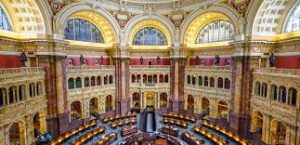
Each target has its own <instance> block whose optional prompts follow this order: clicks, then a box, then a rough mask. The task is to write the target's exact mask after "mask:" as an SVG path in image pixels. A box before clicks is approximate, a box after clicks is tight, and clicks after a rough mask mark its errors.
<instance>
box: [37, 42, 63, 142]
mask: <svg viewBox="0 0 300 145" xmlns="http://www.w3.org/2000/svg"><path fill="white" fill-rule="evenodd" d="M43 47H44V48H45V49H46V48H47V49H46V50H48V51H45V52H38V53H37V58H38V62H39V67H43V68H44V69H45V88H46V90H45V92H46V96H47V100H48V101H47V107H48V108H47V126H48V127H47V128H48V131H49V132H50V133H51V134H52V135H53V136H57V135H58V134H62V133H63V132H65V131H66V130H67V129H68V124H69V110H68V107H67V86H66V65H65V54H64V49H65V47H66V44H65V43H62V42H52V43H50V44H48V45H47V46H43Z"/></svg>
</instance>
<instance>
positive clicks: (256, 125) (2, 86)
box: [0, 0, 300, 145]
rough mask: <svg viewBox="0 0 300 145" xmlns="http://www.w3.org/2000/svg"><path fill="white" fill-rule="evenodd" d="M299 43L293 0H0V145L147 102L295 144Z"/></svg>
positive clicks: (297, 5) (26, 143)
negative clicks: (143, 0)
mask: <svg viewBox="0 0 300 145" xmlns="http://www.w3.org/2000/svg"><path fill="white" fill-rule="evenodd" d="M299 52H300V2H299V0H215V1H210V0H163V1H158V0H147V2H142V1H138V0H112V1H100V0H99V1H97V0H95V1H89V0H77V1H73V0H63V1H62V0H0V145H30V144H38V141H37V140H38V139H40V137H41V135H44V134H45V133H49V134H51V137H53V138H57V137H60V135H63V133H65V132H67V131H69V130H72V129H74V128H76V127H79V126H80V125H82V123H83V122H87V121H89V120H90V119H92V118H97V119H99V118H101V119H103V118H104V117H107V116H113V115H116V116H118V115H120V114H125V113H128V112H137V113H141V114H142V113H143V112H147V108H149V107H151V108H153V109H154V112H155V113H158V114H159V113H165V112H176V113H182V114H185V115H191V116H196V117H197V118H198V119H199V120H201V119H205V120H209V121H213V122H214V123H216V124H222V126H224V128H226V129H228V130H231V131H233V132H235V133H236V134H238V135H239V136H241V137H243V138H245V139H246V140H249V142H250V143H251V144H262V145H264V144H271V145H299V144H300V117H299V116H300V98H299V97H300V85H299V84H300V53H299ZM146 114H147V113H146ZM154 118H155V117H154ZM184 144H186V143H184Z"/></svg>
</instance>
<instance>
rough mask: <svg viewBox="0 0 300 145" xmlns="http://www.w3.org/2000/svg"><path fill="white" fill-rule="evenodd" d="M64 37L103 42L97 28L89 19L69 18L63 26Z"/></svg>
mask: <svg viewBox="0 0 300 145" xmlns="http://www.w3.org/2000/svg"><path fill="white" fill-rule="evenodd" d="M65 39H68V40H75V41H86V42H96V43H104V39H103V36H102V34H101V32H100V31H99V29H98V28H97V27H96V26H95V25H94V24H92V23H91V22H89V21H86V20H83V19H78V18H77V19H70V20H69V21H68V22H67V23H66V26H65Z"/></svg>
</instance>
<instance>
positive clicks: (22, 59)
mask: <svg viewBox="0 0 300 145" xmlns="http://www.w3.org/2000/svg"><path fill="white" fill-rule="evenodd" d="M20 61H21V62H22V63H23V65H24V66H25V63H26V61H27V56H26V53H25V52H24V51H23V52H22V53H21V56H20Z"/></svg>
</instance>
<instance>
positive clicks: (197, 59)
mask: <svg viewBox="0 0 300 145" xmlns="http://www.w3.org/2000/svg"><path fill="white" fill-rule="evenodd" d="M195 64H196V65H199V56H196V59H195Z"/></svg>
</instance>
